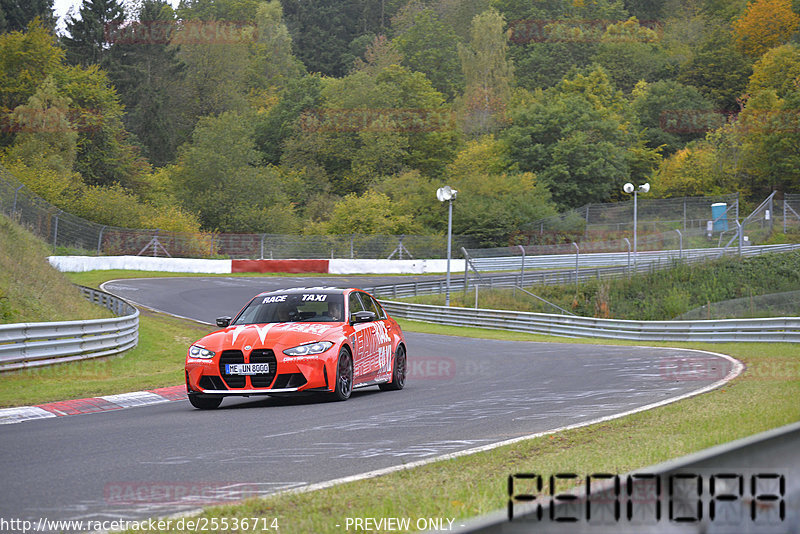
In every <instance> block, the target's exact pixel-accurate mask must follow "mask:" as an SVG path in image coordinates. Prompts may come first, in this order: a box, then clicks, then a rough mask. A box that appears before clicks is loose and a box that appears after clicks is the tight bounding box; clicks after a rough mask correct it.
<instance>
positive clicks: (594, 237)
mask: <svg viewBox="0 0 800 534" xmlns="http://www.w3.org/2000/svg"><path fill="white" fill-rule="evenodd" d="M637 204H638V205H637V213H638V231H639V232H641V233H642V234H647V233H653V234H659V233H666V232H669V231H672V230H681V231H692V230H704V229H705V228H706V227H707V225H708V221H709V220H712V221H713V220H716V219H719V221H715V222H716V224H717V226H720V225H721V224H722V223H720V221H727V220H729V219H738V218H739V209H740V204H739V195H738V193H731V194H727V195H714V196H703V197H682V198H656V199H654V198H647V197H645V196H642V195H640V196H639V197H638V202H637ZM712 206H713V208H712ZM720 208H721V211H719V213H717V210H718V209H720ZM633 210H634V201H633V200H626V201H623V202H612V203H605V204H586V205H585V206H581V207H580V208H576V209H574V210H570V211H567V212H564V213H561V214H559V215H555V216H552V217H547V218H544V219H540V220H537V221H533V222H531V223H529V224H527V225H525V226H524V227H523V228H522V229H521V230H520V232H519V233H518V235H517V236H516V238H517V242H519V243H521V244H526V245H531V244H554V243H558V242H568V243H569V242H571V241H576V242H580V241H607V240H614V239H619V238H621V237H624V236H626V235H630V234H631V233H632V232H633ZM723 225H724V224H723Z"/></svg>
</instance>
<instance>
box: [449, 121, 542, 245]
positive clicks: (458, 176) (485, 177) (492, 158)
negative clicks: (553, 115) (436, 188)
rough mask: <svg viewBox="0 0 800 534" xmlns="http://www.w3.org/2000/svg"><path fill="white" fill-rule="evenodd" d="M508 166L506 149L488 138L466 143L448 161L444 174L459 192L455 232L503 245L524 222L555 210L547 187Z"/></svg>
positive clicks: (483, 243)
mask: <svg viewBox="0 0 800 534" xmlns="http://www.w3.org/2000/svg"><path fill="white" fill-rule="evenodd" d="M510 166H511V162H510V160H509V159H508V155H507V151H506V147H505V146H504V145H503V144H502V143H500V142H498V141H496V140H495V139H494V138H493V137H491V136H485V137H483V138H481V139H476V140H474V141H470V142H468V143H467V145H466V147H464V149H463V150H461V152H459V153H458V155H457V156H456V158H455V160H454V161H453V162H452V163H451V164H450V165H448V167H447V171H446V175H445V178H446V179H447V181H448V184H450V185H451V186H453V187H454V188H455V189H456V190H457V191H458V197H457V198H456V201H455V202H456V205H455V207H454V209H453V231H454V232H455V233H457V234H459V235H469V236H472V237H474V238H475V239H477V240H478V241H479V242H480V243H481V244H482V245H483V246H504V245H507V244H508V240H509V237H510V235H511V234H512V233H513V232H514V231H515V230H517V229H518V228H519V227H520V226H522V225H523V224H525V223H528V222H530V221H532V220H536V219H541V218H543V217H548V216H550V215H554V214H555V209H554V205H553V203H552V202H551V201H550V192H549V191H548V189H547V187H545V186H543V185H542V184H540V183H539V182H538V180H537V179H536V176H535V175H534V174H533V173H530V172H523V173H519V172H509V171H508V168H509V167H510ZM440 209H442V208H441V207H440ZM440 219H441V220H444V218H443V217H440Z"/></svg>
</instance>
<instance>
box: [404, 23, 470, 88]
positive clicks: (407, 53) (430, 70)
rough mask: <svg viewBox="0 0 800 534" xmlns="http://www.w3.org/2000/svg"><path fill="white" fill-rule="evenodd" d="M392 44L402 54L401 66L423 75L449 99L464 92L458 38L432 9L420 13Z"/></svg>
mask: <svg viewBox="0 0 800 534" xmlns="http://www.w3.org/2000/svg"><path fill="white" fill-rule="evenodd" d="M392 42H393V43H394V45H395V46H396V47H397V49H398V50H399V51H400V54H401V55H402V58H403V60H402V61H403V63H402V64H403V65H405V66H407V67H409V68H410V69H411V70H413V71H417V72H422V73H424V74H425V75H426V76H427V77H428V79H429V80H430V81H431V83H432V84H433V86H434V87H435V88H436V90H437V91H439V92H440V93H442V94H445V95H447V96H448V97H449V98H453V97H454V96H455V95H456V94H460V93H462V92H463V90H464V77H463V74H462V73H461V64H460V63H459V61H458V49H457V46H458V38H457V37H456V34H455V32H454V31H453V30H452V29H451V28H450V27H448V26H447V25H446V24H445V23H444V22H443V21H442V20H441V19H440V18H439V17H438V16H437V14H436V13H435V12H434V11H433V9H425V10H423V11H420V12H419V13H417V14H416V15H415V16H414V19H413V23H412V24H411V25H410V26H409V27H408V28H406V29H404V30H403V31H402V32H401V33H399V34H398V35H397V36H396V37H395V38H394V39H393V41H392Z"/></svg>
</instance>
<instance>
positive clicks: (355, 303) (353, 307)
mask: <svg viewBox="0 0 800 534" xmlns="http://www.w3.org/2000/svg"><path fill="white" fill-rule="evenodd" d="M347 307H348V308H349V311H348V313H349V314H350V315H351V316H352V315H353V314H354V313H356V312H360V311H364V310H365V308H364V305H363V304H362V303H361V299H360V298H359V297H358V292H356V291H354V292H352V293H350V298H348V300H347Z"/></svg>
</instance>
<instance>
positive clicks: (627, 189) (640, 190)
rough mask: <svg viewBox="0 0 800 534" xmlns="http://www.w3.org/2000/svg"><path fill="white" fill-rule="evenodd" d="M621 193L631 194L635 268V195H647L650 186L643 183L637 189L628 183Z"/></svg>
mask: <svg viewBox="0 0 800 534" xmlns="http://www.w3.org/2000/svg"><path fill="white" fill-rule="evenodd" d="M622 191H623V192H625V193H628V194H629V195H630V194H631V193H633V265H634V267H636V247H637V244H638V243H637V235H636V234H637V226H638V220H637V218H638V211H639V205H638V202H637V200H638V199H637V198H636V195H637V194H638V193H647V192H648V191H650V184H649V183H645V184H642V185H640V186H639V188H638V189H637V188H636V187H635V186H634V185H633V184H632V183H630V182H628V183H627V184H625V185H623V186H622Z"/></svg>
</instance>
